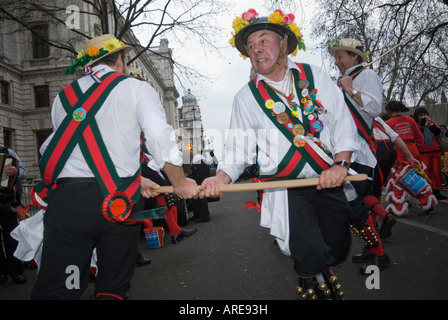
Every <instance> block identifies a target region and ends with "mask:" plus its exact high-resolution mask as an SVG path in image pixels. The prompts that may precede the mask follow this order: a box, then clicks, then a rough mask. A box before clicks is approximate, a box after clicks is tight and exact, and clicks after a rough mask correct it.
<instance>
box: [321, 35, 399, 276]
mask: <svg viewBox="0 0 448 320" xmlns="http://www.w3.org/2000/svg"><path fill="white" fill-rule="evenodd" d="M329 52H330V54H331V55H332V56H334V57H335V64H336V66H337V67H338V69H339V71H340V72H341V75H342V76H341V78H340V79H339V81H338V85H339V87H341V89H342V91H343V94H344V99H345V102H346V104H347V107H348V109H349V110H350V113H351V115H352V117H353V120H354V121H355V124H356V127H357V128H358V135H357V137H358V139H359V140H360V143H361V145H362V147H361V148H360V149H359V150H358V151H357V152H356V153H355V158H354V161H353V162H352V163H351V168H353V170H355V171H356V172H358V173H365V174H369V175H370V176H373V170H374V168H375V166H376V163H377V162H376V158H375V155H374V153H373V151H374V142H373V135H372V130H373V122H374V118H375V117H377V116H379V115H380V114H381V111H382V105H383V86H382V83H381V79H380V78H379V76H378V75H377V74H376V72H375V71H373V70H372V69H370V68H364V65H363V63H364V62H366V61H367V53H366V51H365V49H364V47H363V46H362V45H361V43H360V42H359V41H358V40H355V39H346V38H344V39H341V40H339V42H337V43H335V44H333V45H331V46H330V47H329ZM352 185H353V187H354V188H355V190H356V192H357V195H358V197H357V198H356V199H354V200H352V201H350V206H351V207H352V218H351V221H350V223H351V228H352V230H353V231H354V233H355V234H356V235H358V236H359V237H360V238H361V240H362V241H363V242H364V243H365V245H366V247H365V248H366V250H365V251H364V252H363V253H362V254H358V255H355V256H353V258H352V259H353V262H364V264H363V265H362V266H361V268H360V273H361V274H366V269H367V267H368V266H370V265H375V266H377V267H379V268H383V267H385V266H387V265H388V264H389V263H390V259H389V256H388V255H387V253H385V252H384V248H383V246H382V244H381V241H380V239H379V237H378V234H377V232H376V230H375V227H374V224H373V220H372V217H371V216H370V213H369V208H368V207H367V205H366V203H365V202H364V197H365V196H366V195H367V194H366V189H367V186H368V183H367V181H361V182H352Z"/></svg>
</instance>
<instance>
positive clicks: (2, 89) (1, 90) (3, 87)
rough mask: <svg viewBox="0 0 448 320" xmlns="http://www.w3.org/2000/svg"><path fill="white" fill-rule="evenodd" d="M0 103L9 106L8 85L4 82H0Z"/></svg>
mask: <svg viewBox="0 0 448 320" xmlns="http://www.w3.org/2000/svg"><path fill="white" fill-rule="evenodd" d="M0 95H1V97H0V102H1V103H5V104H9V83H8V82H6V81H0Z"/></svg>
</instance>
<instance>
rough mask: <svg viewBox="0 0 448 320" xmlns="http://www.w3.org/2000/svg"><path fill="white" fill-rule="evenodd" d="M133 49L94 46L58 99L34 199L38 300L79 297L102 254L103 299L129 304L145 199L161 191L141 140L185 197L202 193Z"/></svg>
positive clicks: (105, 39)
mask: <svg viewBox="0 0 448 320" xmlns="http://www.w3.org/2000/svg"><path fill="white" fill-rule="evenodd" d="M130 50H131V47H129V46H126V45H125V44H124V43H123V42H121V41H119V40H118V39H116V38H115V37H114V36H113V35H102V36H99V37H96V38H93V39H91V40H89V41H88V42H87V43H86V44H85V46H84V49H83V51H81V52H80V53H79V54H78V56H77V59H76V61H75V63H74V64H73V65H72V66H71V67H70V68H68V69H67V72H68V73H74V72H75V71H76V70H78V69H83V71H84V72H85V73H86V75H85V76H83V77H81V78H80V79H79V80H77V81H74V82H72V83H71V84H70V85H68V86H66V87H65V88H64V89H63V90H61V91H60V92H59V94H58V95H57V96H56V98H55V100H54V103H53V107H52V121H53V125H54V128H55V131H54V132H53V134H52V137H51V140H49V141H48V145H47V146H46V149H45V152H44V153H43V155H42V159H41V161H40V164H39V167H40V171H41V175H42V183H40V184H39V185H37V186H35V187H34V188H33V192H32V196H33V202H34V203H35V205H36V206H39V207H41V208H42V209H45V210H46V211H45V218H44V239H43V252H42V263H41V266H40V269H39V276H38V279H37V282H36V285H35V287H34V289H33V292H32V294H31V298H33V299H78V298H80V297H81V295H82V293H83V291H84V290H85V288H86V287H87V283H88V281H89V265H90V260H91V255H92V250H93V248H96V252H97V265H98V270H99V272H98V275H97V278H96V282H95V292H96V298H97V299H123V298H124V297H125V296H126V294H127V292H128V290H129V287H130V281H131V278H132V275H133V272H134V268H135V257H136V256H137V246H138V240H139V236H140V223H139V221H138V219H137V220H134V219H133V216H134V214H135V213H136V211H138V210H139V209H140V208H139V207H140V206H139V203H138V202H139V199H140V194H142V195H143V196H145V197H150V196H155V195H156V194H157V193H155V192H153V191H151V189H150V188H157V187H158V186H157V185H156V184H155V183H153V182H152V181H150V180H149V179H145V178H142V177H141V175H140V166H141V164H140V151H141V133H142V132H143V133H144V135H145V137H146V138H147V141H146V147H147V149H148V150H149V152H150V153H151V155H152V156H153V158H154V160H155V162H156V163H157V164H158V165H159V166H160V168H163V170H164V171H165V172H166V173H167V175H168V177H169V179H170V181H171V182H172V184H173V186H174V190H175V192H176V193H177V195H178V196H179V197H181V198H192V197H196V196H197V189H196V187H195V185H196V183H195V182H194V180H191V179H187V178H185V176H184V172H183V170H182V166H181V165H182V156H181V154H180V152H179V150H178V148H177V144H176V142H175V140H174V139H173V137H174V132H173V128H172V127H171V126H169V125H168V124H167V122H166V118H165V113H164V110H163V107H162V105H161V103H160V100H159V98H158V94H157V92H156V91H155V90H154V89H153V88H152V87H150V86H149V84H148V83H147V82H144V81H139V80H138V79H136V78H134V77H130V76H127V66H126V61H125V55H126V54H127V53H128V52H129V51H130Z"/></svg>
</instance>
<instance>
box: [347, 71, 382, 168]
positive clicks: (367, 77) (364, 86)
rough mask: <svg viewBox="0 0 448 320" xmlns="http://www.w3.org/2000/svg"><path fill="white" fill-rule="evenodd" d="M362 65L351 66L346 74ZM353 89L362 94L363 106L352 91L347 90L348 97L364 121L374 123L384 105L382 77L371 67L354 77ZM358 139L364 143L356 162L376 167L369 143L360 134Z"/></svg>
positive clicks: (370, 124)
mask: <svg viewBox="0 0 448 320" xmlns="http://www.w3.org/2000/svg"><path fill="white" fill-rule="evenodd" d="M359 66H362V65H361V64H359V65H356V66H354V67H351V68H349V69H347V70H346V71H345V74H344V76H348V75H349V74H350V72H352V71H353V70H354V69H355V68H357V67H359ZM352 85H353V89H355V90H357V91H358V92H359V93H360V94H361V99H362V103H363V105H364V106H363V107H361V106H359V105H358V104H357V103H356V102H355V100H354V99H353V98H352V97H351V96H350V93H351V92H347V93H348V94H347V96H348V99H349V100H350V102H351V103H352V104H353V105H354V106H355V108H356V109H357V110H358V112H359V114H360V115H361V116H362V118H363V119H364V121H365V122H366V123H367V124H368V125H369V126H372V125H373V119H374V118H375V117H377V116H379V115H380V114H381V111H382V106H383V85H382V83H381V79H380V77H379V76H378V75H377V74H376V72H375V71H373V70H372V69H370V68H366V69H364V70H363V71H361V72H360V73H359V74H358V75H357V76H356V77H355V78H354V79H353V84H352ZM358 139H359V140H360V143H361V145H362V147H361V149H360V150H358V152H357V153H356V159H355V162H357V163H360V164H363V165H366V166H369V167H371V168H374V167H375V166H376V159H375V156H374V155H373V153H372V152H371V151H370V147H369V144H368V143H367V141H365V140H364V139H363V138H362V137H360V136H359V135H358Z"/></svg>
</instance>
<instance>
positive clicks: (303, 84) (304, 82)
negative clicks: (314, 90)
mask: <svg viewBox="0 0 448 320" xmlns="http://www.w3.org/2000/svg"><path fill="white" fill-rule="evenodd" d="M309 85H310V83H309V82H308V80H306V79H302V80H299V88H300V89H305V88H308V86H309Z"/></svg>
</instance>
